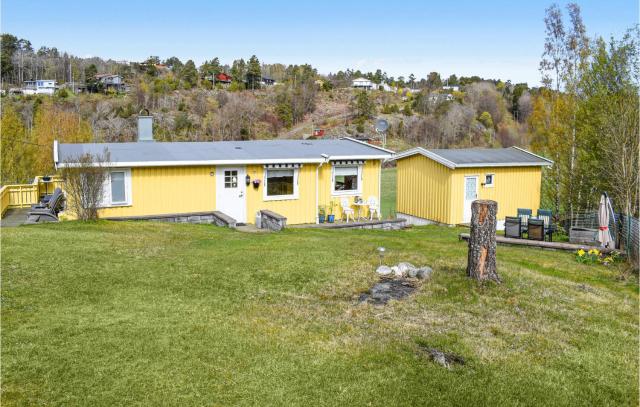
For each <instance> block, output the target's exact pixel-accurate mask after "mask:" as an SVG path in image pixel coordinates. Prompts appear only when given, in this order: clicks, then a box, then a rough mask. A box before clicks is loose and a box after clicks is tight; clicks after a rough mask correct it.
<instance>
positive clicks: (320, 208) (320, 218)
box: [318, 205, 325, 223]
mask: <svg viewBox="0 0 640 407" xmlns="http://www.w3.org/2000/svg"><path fill="white" fill-rule="evenodd" d="M324 214H325V211H324V206H322V205H320V206H318V222H320V223H324Z"/></svg>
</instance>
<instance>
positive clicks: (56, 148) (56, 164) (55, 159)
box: [53, 140, 58, 169]
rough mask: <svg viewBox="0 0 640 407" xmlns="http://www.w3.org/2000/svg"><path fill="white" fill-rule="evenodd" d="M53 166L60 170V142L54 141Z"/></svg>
mask: <svg viewBox="0 0 640 407" xmlns="http://www.w3.org/2000/svg"><path fill="white" fill-rule="evenodd" d="M53 165H54V166H55V167H56V169H58V140H53Z"/></svg>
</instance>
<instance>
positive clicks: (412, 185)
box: [396, 155, 451, 224]
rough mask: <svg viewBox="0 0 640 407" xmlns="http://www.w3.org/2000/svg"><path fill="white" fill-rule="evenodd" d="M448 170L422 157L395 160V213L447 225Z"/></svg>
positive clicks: (449, 189) (448, 209) (449, 193)
mask: <svg viewBox="0 0 640 407" xmlns="http://www.w3.org/2000/svg"><path fill="white" fill-rule="evenodd" d="M450 196H451V170H449V169H448V168H447V167H445V166H444V165H442V164H440V163H437V162H435V161H433V160H431V159H428V158H426V157H424V156H422V155H414V156H410V157H407V158H403V159H401V160H398V163H397V200H398V202H397V203H396V208H397V211H398V212H402V213H406V214H408V215H413V216H418V217H420V218H424V219H429V220H433V221H436V222H440V223H447V224H448V223H451V222H450V220H451V200H450Z"/></svg>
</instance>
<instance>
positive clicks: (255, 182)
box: [253, 178, 260, 189]
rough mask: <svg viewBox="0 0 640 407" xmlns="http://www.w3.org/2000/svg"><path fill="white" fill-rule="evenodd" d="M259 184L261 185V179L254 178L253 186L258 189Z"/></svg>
mask: <svg viewBox="0 0 640 407" xmlns="http://www.w3.org/2000/svg"><path fill="white" fill-rule="evenodd" d="M259 186H260V180H259V179H257V178H256V179H254V180H253V187H254V188H255V189H258V187H259Z"/></svg>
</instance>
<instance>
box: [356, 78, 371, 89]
mask: <svg viewBox="0 0 640 407" xmlns="http://www.w3.org/2000/svg"><path fill="white" fill-rule="evenodd" d="M373 85H374V84H373V82H371V81H370V80H369V79H367V78H356V79H354V80H353V81H352V82H351V87H352V88H358V89H367V90H369V89H373Z"/></svg>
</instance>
